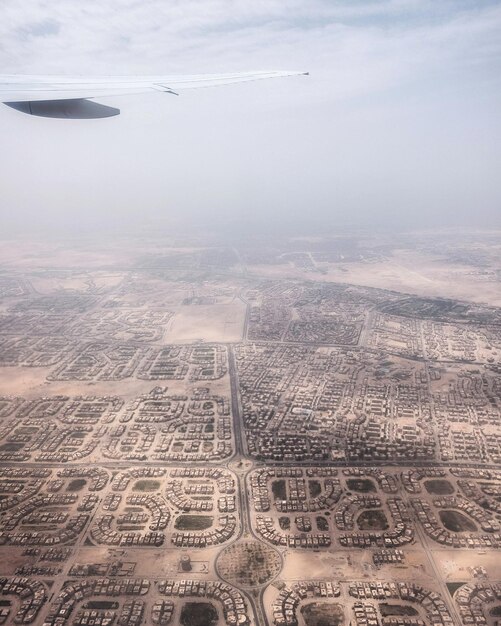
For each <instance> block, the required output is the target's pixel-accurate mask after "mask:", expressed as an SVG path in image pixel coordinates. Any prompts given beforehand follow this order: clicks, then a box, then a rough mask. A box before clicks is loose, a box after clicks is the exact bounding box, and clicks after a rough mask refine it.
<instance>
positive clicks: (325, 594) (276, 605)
mask: <svg viewBox="0 0 501 626" xmlns="http://www.w3.org/2000/svg"><path fill="white" fill-rule="evenodd" d="M339 594H340V588H339V583H337V582H335V581H331V580H304V581H299V582H297V583H295V584H294V585H292V586H290V587H283V588H282V589H281V590H280V593H279V594H278V597H277V598H276V599H275V601H274V602H273V605H272V607H271V610H272V615H273V623H274V624H275V626H298V623H299V622H298V619H297V608H298V605H299V604H300V603H301V602H304V601H305V600H306V599H311V600H313V599H315V598H337V597H339Z"/></svg>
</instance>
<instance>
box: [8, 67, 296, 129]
mask: <svg viewBox="0 0 501 626" xmlns="http://www.w3.org/2000/svg"><path fill="white" fill-rule="evenodd" d="M307 73H308V72H288V71H275V72H244V73H234V74H200V75H187V76H144V77H135V76H107V77H104V76H102V77H92V78H91V77H84V76H80V77H76V76H16V75H13V76H6V75H3V76H2V75H0V102H3V103H4V104H6V105H7V106H10V107H11V108H13V109H16V110H17V111H20V112H21V113H28V114H30V115H37V116H40V117H57V118H70V119H95V118H101V117H111V116H114V115H118V114H119V113H120V109H116V108H114V107H110V106H107V105H104V104H100V103H98V102H95V101H94V98H99V97H109V96H125V95H132V94H141V93H152V92H163V93H168V94H174V95H178V94H179V93H180V92H182V91H184V90H185V89H200V88H202V87H217V86H219V85H232V84H234V83H241V82H247V81H251V80H261V79H264V78H279V77H283V76H299V75H305V74H307Z"/></svg>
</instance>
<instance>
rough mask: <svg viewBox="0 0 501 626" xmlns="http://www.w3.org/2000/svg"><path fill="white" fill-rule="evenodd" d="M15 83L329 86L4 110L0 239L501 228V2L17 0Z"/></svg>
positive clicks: (1, 61) (8, 57)
mask: <svg viewBox="0 0 501 626" xmlns="http://www.w3.org/2000/svg"><path fill="white" fill-rule="evenodd" d="M0 67H1V68H2V69H1V70H0V71H1V72H3V73H42V74H47V73H60V74H85V73H87V74H99V75H101V74H159V73H166V74H174V73H180V74H182V73H201V72H224V71H236V70H241V71H246V70H261V69H263V70H268V69H301V70H309V71H310V72H311V76H310V77H309V78H291V79H280V80H273V81H263V82H259V83H250V84H246V85H240V86H233V87H221V88H217V89H213V90H201V91H194V92H189V93H186V94H183V95H182V96H180V97H175V96H169V95H164V94H154V95H151V96H134V97H130V98H114V99H107V100H102V102H104V103H109V104H111V105H117V106H119V107H120V108H121V109H122V114H121V115H120V116H119V117H117V118H113V119H108V120H94V121H68V120H45V119H37V118H30V117H27V116H23V115H21V114H19V113H17V112H15V111H12V110H10V109H8V108H7V107H1V108H0V137H1V138H2V140H1V148H0V166H1V167H0V194H1V196H0V198H1V205H0V207H1V208H0V212H1V214H0V217H1V222H0V227H1V228H2V230H3V231H4V232H8V231H10V230H11V229H12V228H17V229H19V228H20V227H21V226H22V225H25V226H26V227H28V228H30V229H32V228H43V229H48V230H49V231H52V230H54V229H59V228H61V229H63V230H64V229H66V228H68V227H70V226H71V227H76V228H81V229H85V230H93V229H97V228H99V227H106V228H107V229H109V228H113V229H122V228H125V227H130V226H133V227H134V228H135V227H137V226H143V225H145V224H146V225H151V224H157V223H159V222H160V221H161V222H165V223H169V221H171V220H173V219H174V220H177V219H180V216H181V218H182V219H183V220H184V221H186V222H187V223H189V221H190V220H196V222H197V223H198V224H200V223H203V224H210V223H211V222H213V223H214V225H215V226H216V227H218V225H220V224H222V223H223V222H232V223H233V222H242V221H245V222H253V223H254V222H257V223H259V224H261V225H266V226H268V225H269V224H274V225H275V226H277V225H280V224H281V223H286V224H287V225H288V227H289V228H293V227H294V226H293V225H297V227H301V228H305V227H307V228H310V229H314V228H317V227H319V226H320V227H324V225H325V224H326V223H328V224H329V225H332V226H334V227H337V226H338V225H339V226H340V227H344V226H346V225H347V224H355V225H366V226H368V227H370V228H372V227H373V226H374V225H380V226H381V227H383V228H384V227H386V226H391V225H393V226H396V227H400V226H402V227H407V226H418V227H427V226H431V227H434V226H436V225H442V224H445V225H455V224H468V225H471V224H477V223H478V224H479V225H481V226H485V225H486V224H497V225H499V224H500V222H501V175H500V171H501V168H500V164H501V121H500V113H499V112H500V110H501V98H500V95H501V3H500V2H480V1H477V2H473V1H472V0H454V1H450V0H430V1H428V0H377V1H368V0H351V1H350V2H349V1H346V2H344V1H338V0H289V1H288V0H283V1H278V0H266V1H260V0H245V1H244V0H234V1H229V0H226V1H224V0H219V1H216V0H206V1H193V0H180V1H165V0H138V1H134V0H99V1H95V0H88V1H86V2H81V1H80V0H78V1H77V0H24V1H23V2H19V1H18V0H2V2H1V4H0Z"/></svg>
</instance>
